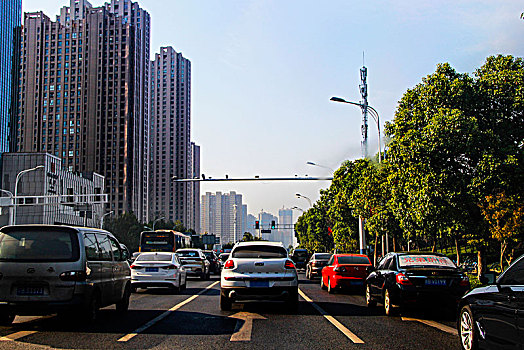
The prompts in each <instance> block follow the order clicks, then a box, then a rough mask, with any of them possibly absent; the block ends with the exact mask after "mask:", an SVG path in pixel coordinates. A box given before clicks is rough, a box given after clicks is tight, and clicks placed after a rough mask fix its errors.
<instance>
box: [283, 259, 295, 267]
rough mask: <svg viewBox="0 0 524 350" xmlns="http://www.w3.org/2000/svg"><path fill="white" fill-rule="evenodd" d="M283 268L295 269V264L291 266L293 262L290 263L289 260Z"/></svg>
mask: <svg viewBox="0 0 524 350" xmlns="http://www.w3.org/2000/svg"><path fill="white" fill-rule="evenodd" d="M284 267H285V268H286V269H294V268H295V264H293V261H291V260H286V263H285V264H284Z"/></svg>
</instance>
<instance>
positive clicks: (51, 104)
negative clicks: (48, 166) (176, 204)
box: [13, 0, 150, 221]
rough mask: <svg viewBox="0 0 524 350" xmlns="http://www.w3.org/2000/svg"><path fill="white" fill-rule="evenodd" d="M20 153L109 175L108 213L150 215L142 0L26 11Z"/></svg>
mask: <svg viewBox="0 0 524 350" xmlns="http://www.w3.org/2000/svg"><path fill="white" fill-rule="evenodd" d="M21 34H22V45H21V57H20V80H19V82H20V83H19V100H18V104H19V108H18V109H19V112H18V120H17V123H16V125H15V127H14V131H15V134H14V135H16V136H14V137H13V144H14V145H15V146H16V147H15V150H16V151H19V152H47V153H50V154H53V155H55V156H57V157H60V158H61V159H62V160H63V166H64V168H65V169H67V170H69V171H77V172H96V173H99V174H102V175H103V176H104V177H105V186H106V188H105V191H104V192H105V193H108V194H109V203H108V205H107V210H114V211H115V214H121V213H123V212H134V213H135V214H136V215H137V217H138V219H139V220H141V221H146V220H147V219H148V217H149V213H148V204H149V200H148V199H149V197H148V196H149V193H150V192H149V188H148V186H149V185H148V184H149V182H148V175H149V154H150V153H149V144H150V141H149V134H148V133H149V115H148V112H149V105H148V103H149V91H148V89H149V86H150V84H149V67H150V60H149V50H150V49H149V42H150V17H149V14H148V13H147V12H146V11H144V10H143V9H141V8H140V6H139V5H138V3H136V2H131V1H130V0H111V1H110V2H108V3H106V4H105V5H104V6H101V7H96V8H93V7H92V6H91V4H90V3H89V2H88V1H86V0H71V1H70V5H69V6H66V7H63V8H62V9H61V11H60V15H59V16H57V20H56V21H51V20H50V19H49V17H47V16H46V15H44V14H43V13H42V12H34V13H26V14H25V15H24V24H23V30H22V33H21Z"/></svg>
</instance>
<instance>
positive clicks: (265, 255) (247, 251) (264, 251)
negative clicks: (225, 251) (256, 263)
mask: <svg viewBox="0 0 524 350" xmlns="http://www.w3.org/2000/svg"><path fill="white" fill-rule="evenodd" d="M285 257H287V251H286V250H285V249H284V248H282V247H274V246H246V247H238V248H236V249H235V250H234V251H233V258H244V259H279V258H285Z"/></svg>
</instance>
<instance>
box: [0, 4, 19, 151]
mask: <svg viewBox="0 0 524 350" xmlns="http://www.w3.org/2000/svg"><path fill="white" fill-rule="evenodd" d="M21 16H22V0H9V1H7V0H2V1H0V91H1V93H0V154H1V153H3V152H7V151H9V138H10V135H9V134H10V133H9V128H10V120H11V119H12V118H13V119H14V118H16V103H17V102H16V101H17V100H18V95H17V88H18V69H17V67H18V65H19V62H20V60H19V57H18V56H19V52H20V50H19V49H20V20H21ZM11 116H13V117H11Z"/></svg>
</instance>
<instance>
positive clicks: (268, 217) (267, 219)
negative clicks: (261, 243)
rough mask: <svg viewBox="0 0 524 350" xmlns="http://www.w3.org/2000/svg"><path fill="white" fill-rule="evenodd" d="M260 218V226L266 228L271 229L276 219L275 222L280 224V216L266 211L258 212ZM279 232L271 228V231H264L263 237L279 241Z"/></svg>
mask: <svg viewBox="0 0 524 350" xmlns="http://www.w3.org/2000/svg"><path fill="white" fill-rule="evenodd" d="M258 220H259V221H260V228H261V229H265V230H268V229H271V221H275V224H278V218H277V217H276V216H274V215H273V214H271V213H266V212H264V211H261V212H260V213H258ZM277 233H278V230H271V233H262V238H263V239H265V240H268V241H279V239H278V238H279V237H278V236H277ZM257 234H258V232H257Z"/></svg>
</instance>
